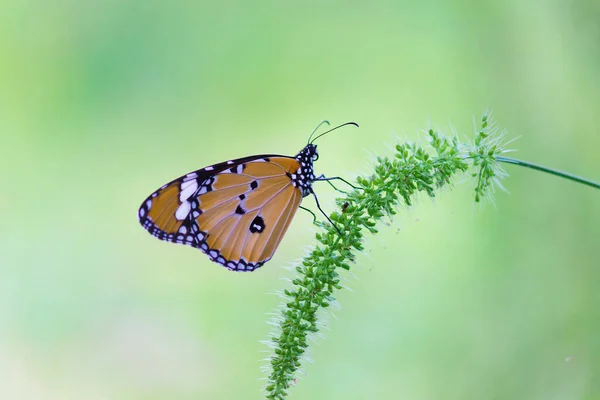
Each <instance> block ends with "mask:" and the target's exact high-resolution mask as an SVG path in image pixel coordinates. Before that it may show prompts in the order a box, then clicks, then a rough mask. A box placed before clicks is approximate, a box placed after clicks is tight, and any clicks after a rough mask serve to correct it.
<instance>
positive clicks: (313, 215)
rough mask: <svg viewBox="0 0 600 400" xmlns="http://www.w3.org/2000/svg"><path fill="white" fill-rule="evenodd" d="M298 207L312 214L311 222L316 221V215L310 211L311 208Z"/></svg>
mask: <svg viewBox="0 0 600 400" xmlns="http://www.w3.org/2000/svg"><path fill="white" fill-rule="evenodd" d="M299 207H300V208H301V209H303V210H304V211H308V212H309V213H310V214H311V215H312V217H313V224H314V223H315V222H317V216H316V215H315V213H314V212H312V211H311V210H309V209H308V208H306V207H302V206H299Z"/></svg>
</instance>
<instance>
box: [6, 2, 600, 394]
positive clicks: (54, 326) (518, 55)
mask: <svg viewBox="0 0 600 400" xmlns="http://www.w3.org/2000/svg"><path fill="white" fill-rule="evenodd" d="M599 21H600V3H599V2H598V1H596V0H587V1H586V0H582V1H561V0H550V1H547V0H544V1H541V0H540V1H535V0H534V1H527V2H524V1H516V0H509V1H502V2H474V1H452V2H446V1H434V0H425V1H420V2H404V1H398V2H392V1H375V2H343V1H338V2H336V1H325V2H308V3H306V2H303V3H298V2H281V1H268V2H265V1H257V2H243V1H236V0H233V1H228V2H222V3H218V2H193V1H178V0H176V1H173V2H169V3H165V2H158V1H153V0H151V1H141V0H124V1H123V0H119V1H117V0H104V1H69V0H62V1H61V0H59V1H57V2H42V1H35V0H34V1H20V0H4V1H2V2H1V4H0V132H1V135H2V136H1V139H2V140H1V144H0V152H1V157H0V177H1V182H2V189H1V195H0V210H1V211H0V212H1V216H2V222H3V224H2V229H1V230H0V238H1V239H0V263H1V265H0V376H1V378H0V380H1V383H0V398H2V399H19V400H20V399H61V400H62V399H94V400H95V399H260V398H262V396H263V393H262V388H263V386H264V384H265V381H264V380H261V379H262V378H264V375H263V374H262V372H261V370H260V367H261V366H263V365H265V364H266V363H265V361H263V359H264V358H265V357H267V356H268V354H269V353H268V352H266V350H267V348H266V347H265V346H264V345H263V344H261V343H260V341H261V340H265V339H267V338H268V333H269V331H270V326H269V325H268V324H267V321H269V320H270V319H271V317H270V313H272V312H273V310H274V309H275V308H276V307H277V306H278V304H279V302H280V299H279V298H278V297H277V296H276V295H274V293H275V292H276V291H277V290H281V289H283V288H285V287H286V285H287V283H286V281H285V278H289V277H290V276H291V273H290V272H289V271H288V270H286V269H285V268H284V267H286V266H287V267H289V266H290V265H292V263H293V262H294V261H297V260H298V259H299V258H300V257H302V255H303V254H305V252H306V251H307V249H309V248H310V247H311V246H312V245H313V244H314V239H313V231H314V228H313V226H312V225H311V217H310V215H308V214H307V213H302V212H301V213H299V214H298V215H297V217H296V218H295V220H294V222H293V224H292V226H291V228H290V231H289V233H288V234H287V237H286V238H285V240H284V241H283V243H282V245H281V247H280V249H279V251H278V252H277V254H276V256H275V257H274V259H273V260H272V261H270V262H269V263H268V264H267V265H266V266H265V267H263V268H261V269H260V270H258V271H257V272H254V273H251V274H236V273H231V272H228V271H226V270H225V269H223V268H220V267H219V266H217V265H216V264H213V263H211V262H209V261H208V259H207V258H206V257H205V256H204V255H203V254H201V253H200V252H198V251H196V250H194V249H192V248H187V247H183V246H176V245H172V244H166V243H162V242H159V241H157V240H155V239H154V238H152V237H150V236H149V235H148V234H147V233H146V232H145V231H144V230H143V229H142V228H141V227H140V226H138V223H137V216H136V211H137V207H138V206H139V204H140V203H141V201H142V200H143V199H144V198H145V197H146V196H147V195H148V194H149V193H150V192H152V191H153V190H155V189H156V188H158V187H159V186H161V185H162V184H163V183H165V182H167V181H168V180H170V179H172V178H175V177H177V176H179V175H182V174H184V173H187V172H188V171H191V170H194V169H198V168H201V167H203V166H206V165H209V164H212V163H215V162H219V161H222V160H225V159H230V158H234V157H240V156H245V155H249V154H257V153H282V154H290V155H291V154H295V153H296V152H297V151H298V150H299V149H300V148H301V147H302V146H303V145H304V144H305V143H306V139H307V137H308V134H309V133H310V132H311V131H312V129H313V128H314V127H315V126H316V125H317V123H319V122H320V121H321V120H323V119H329V120H330V121H332V123H343V122H347V121H356V122H358V123H359V124H360V125H361V128H360V129H351V128H347V129H344V130H340V131H337V132H335V133H333V134H331V135H329V136H327V137H325V138H323V139H322V140H320V141H319V150H320V154H321V158H320V160H319V161H318V163H317V164H316V167H317V171H318V172H319V173H326V174H327V175H339V174H341V175H343V176H346V177H352V176H354V175H355V174H357V173H365V172H369V166H370V165H372V162H373V155H374V154H375V155H377V154H380V155H390V154H391V150H390V146H391V145H392V144H393V143H394V141H396V140H411V141H422V140H423V139H424V134H423V131H422V129H423V128H426V127H428V126H430V125H433V126H437V127H439V128H443V129H446V131H447V132H448V131H449V127H450V126H452V127H453V129H455V130H456V132H457V133H458V134H459V135H460V137H461V138H463V139H466V138H469V137H472V134H473V125H474V119H478V118H479V116H480V115H481V113H482V112H483V111H484V110H485V109H486V108H488V107H489V108H492V109H493V110H494V113H495V116H496V119H497V121H498V123H499V125H500V126H501V127H503V128H505V129H507V131H508V136H507V137H508V138H515V137H519V139H518V140H517V141H516V142H514V143H513V144H512V147H513V148H516V149H518V153H515V156H516V157H520V158H522V159H526V160H529V161H533V162H538V163H542V164H545V165H549V166H553V167H556V168H559V169H563V170H567V171H570V172H573V173H577V174H580V175H584V176H588V177H590V178H593V179H596V180H599V179H600V161H599V156H598V148H600V134H599V133H598V132H599V130H598V126H599V124H600V121H599V115H600V113H599V112H600V23H599ZM506 168H507V170H508V171H509V172H510V173H511V177H510V178H509V179H508V180H506V181H505V183H504V184H505V186H506V188H507V189H508V191H509V192H510V194H507V193H504V192H497V195H496V198H495V206H494V205H493V204H491V203H487V204H484V205H483V206H479V205H474V204H473V193H472V185H471V184H470V183H469V182H468V179H466V180H465V179H462V178H461V179H459V181H461V180H464V181H465V182H463V183H461V184H459V185H457V186H456V187H455V188H454V189H453V190H451V191H450V190H445V191H443V192H441V193H440V194H439V196H438V197H437V198H436V199H435V201H431V200H429V199H426V198H421V199H420V200H418V201H417V202H416V205H415V206H414V207H412V208H410V209H406V208H402V209H401V210H400V213H399V216H398V217H397V218H395V219H394V221H393V222H392V223H391V224H390V226H385V225H382V231H381V233H380V234H379V235H377V236H376V237H368V238H367V241H366V243H365V245H366V248H367V250H366V251H365V254H364V255H362V256H361V257H360V261H359V263H358V264H357V266H356V268H355V269H354V270H353V271H352V273H345V274H344V277H345V278H344V284H345V286H347V287H348V288H349V289H351V290H344V291H342V292H340V293H339V297H338V299H339V303H340V307H339V308H338V309H336V310H333V311H332V313H331V314H330V315H328V318H327V322H326V325H327V326H326V328H325V330H324V338H323V339H319V340H317V343H315V345H314V346H313V347H312V349H311V352H310V357H311V359H312V360H313V361H314V363H305V364H304V366H303V369H302V373H303V374H302V376H300V377H299V379H298V382H297V386H296V387H295V388H294V389H293V390H292V396H291V397H290V398H292V399H298V400H299V399H364V398H376V399H396V398H397V399H413V400H418V399H442V398H443V399H544V400H547V399H586V400H587V399H600V290H599V289H598V286H599V284H600V262H599V260H600V243H599V239H600V207H599V206H600V193H599V192H598V191H595V190H593V189H591V188H588V187H584V186H581V185H576V184H574V183H571V182H567V181H563V180H560V179H558V178H554V177H550V176H545V175H544V174H541V173H537V172H534V171H530V170H525V169H521V170H520V169H518V168H517V167H513V166H507V167H506ZM317 190H318V193H319V195H320V197H321V199H322V202H323V203H324V206H325V208H326V209H328V210H333V209H334V203H333V198H334V196H335V193H333V192H332V191H331V190H330V189H329V188H328V187H327V185H321V186H319V187H317ZM305 204H306V205H308V206H309V207H313V208H314V206H313V203H312V201H311V200H309V199H307V201H306V203H305Z"/></svg>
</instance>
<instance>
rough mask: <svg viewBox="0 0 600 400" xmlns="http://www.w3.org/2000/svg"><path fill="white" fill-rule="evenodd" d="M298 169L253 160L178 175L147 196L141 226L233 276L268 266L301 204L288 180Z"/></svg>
mask: <svg viewBox="0 0 600 400" xmlns="http://www.w3.org/2000/svg"><path fill="white" fill-rule="evenodd" d="M299 168H300V163H299V162H298V161H297V160H296V159H294V158H291V157H286V156H277V155H273V156H270V155H269V156H253V157H246V158H241V159H238V160H234V161H228V162H226V163H221V164H216V165H213V166H210V167H206V168H204V169H201V170H198V171H195V172H192V173H189V174H187V175H184V176H182V177H180V178H178V179H176V180H174V181H172V182H170V183H168V184H167V185H165V186H163V187H162V188H160V189H159V190H157V191H156V192H154V193H153V194H152V195H150V196H149V197H148V198H147V199H146V201H145V202H144V203H143V204H142V206H141V207H140V209H139V213H138V216H139V219H140V223H141V224H142V226H143V227H144V228H145V229H146V230H148V231H149V232H150V233H151V234H152V235H154V236H156V237H158V238H159V239H161V240H165V241H169V242H174V243H181V244H186V245H189V246H192V247H196V248H199V249H200V250H202V251H203V252H204V253H206V254H207V255H208V256H209V257H210V259H211V260H213V261H215V262H218V263H219V264H221V265H223V266H225V267H226V268H228V269H230V270H234V271H253V270H255V269H256V268H258V267H260V266H261V265H263V264H264V263H265V262H266V261H268V260H270V259H271V257H272V256H273V253H274V252H275V250H276V249H277V247H278V246H279V243H280V242H281V239H282V238H283V236H284V234H285V232H286V231H287V229H288V227H289V225H290V223H291V221H292V218H293V217H294V215H295V214H296V211H297V210H298V207H299V206H300V202H301V201H302V197H303V195H302V191H301V190H300V189H299V188H298V187H296V186H295V185H293V184H292V179H291V176H292V175H293V174H295V173H296V171H298V170H299Z"/></svg>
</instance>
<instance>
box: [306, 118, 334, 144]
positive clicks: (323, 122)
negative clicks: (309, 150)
mask: <svg viewBox="0 0 600 400" xmlns="http://www.w3.org/2000/svg"><path fill="white" fill-rule="evenodd" d="M323 124H327V126H329V121H327V120H326V119H324V120H323V121H321V122H320V123H319V125H317V127H316V128H315V130H314V131H312V133H311V134H310V136H309V137H308V143H310V138H312V137H313V135H314V134H315V132H316V131H318V130H319V128H320V127H321V125H323Z"/></svg>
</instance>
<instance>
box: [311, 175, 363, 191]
mask: <svg viewBox="0 0 600 400" xmlns="http://www.w3.org/2000/svg"><path fill="white" fill-rule="evenodd" d="M334 180H338V181H342V182H344V183H345V184H346V185H348V186H351V187H352V188H353V189H359V187H358V186H354V185H353V184H351V183H350V182H348V181H347V180H345V179H344V178H342V177H340V176H332V177H331V178H326V177H325V175H323V174H321V175H319V176H317V177H316V178H315V181H325V182H327V183H329V184H330V185H331V187H333V188H334V189H335V190H337V191H338V192H341V190H339V189H337V188H336V187H335V186H334V185H333V183H331V181H334Z"/></svg>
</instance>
